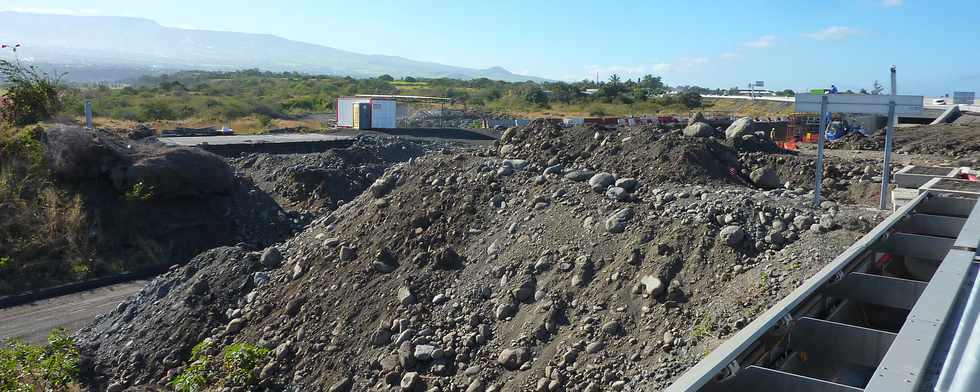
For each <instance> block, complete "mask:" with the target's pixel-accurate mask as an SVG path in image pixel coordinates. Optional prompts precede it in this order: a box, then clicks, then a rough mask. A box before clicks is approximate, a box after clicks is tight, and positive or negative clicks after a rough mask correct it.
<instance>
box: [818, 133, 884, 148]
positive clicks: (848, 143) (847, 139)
mask: <svg viewBox="0 0 980 392" xmlns="http://www.w3.org/2000/svg"><path fill="white" fill-rule="evenodd" d="M825 147H826V148H832V149H837V150H869V151H883V150H884V149H885V134H884V132H878V133H877V134H875V135H872V136H864V135H862V134H860V133H856V132H851V133H848V134H847V135H844V137H842V138H840V139H838V140H835V141H832V142H827V144H826V145H825Z"/></svg>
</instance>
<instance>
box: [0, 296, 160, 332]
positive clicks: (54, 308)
mask: <svg viewBox="0 0 980 392" xmlns="http://www.w3.org/2000/svg"><path fill="white" fill-rule="evenodd" d="M144 285H146V281H144V280H137V281H133V282H127V283H121V284H117V285H113V286H106V287H100V288H98V289H94V290H88V291H83V292H80V293H75V294H70V295H65V296H61V297H55V298H50V299H45V300H41V301H37V302H32V303H29V304H26V305H21V306H14V307H11V308H5V309H0V341H6V340H7V339H9V338H15V339H22V340H24V341H27V342H30V343H41V342H44V341H45V339H46V338H47V336H48V332H50V331H51V330H52V329H55V328H65V329H67V330H72V331H73V330H76V329H78V328H80V327H81V326H83V325H85V324H88V323H90V322H92V320H93V319H94V318H95V316H97V315H99V314H101V313H106V312H108V311H110V310H112V309H113V308H115V307H116V305H118V304H119V303H120V302H122V301H123V300H124V299H126V297H129V296H130V295H133V294H135V293H136V292H138V291H139V290H140V289H141V288H143V286H144Z"/></svg>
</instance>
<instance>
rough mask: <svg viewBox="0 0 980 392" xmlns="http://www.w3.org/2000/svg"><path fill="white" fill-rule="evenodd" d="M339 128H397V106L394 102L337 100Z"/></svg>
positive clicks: (356, 99) (373, 99) (361, 98)
mask: <svg viewBox="0 0 980 392" xmlns="http://www.w3.org/2000/svg"><path fill="white" fill-rule="evenodd" d="M336 109H337V127H339V128H356V129H391V128H395V127H396V123H397V121H396V120H395V118H396V111H397V105H396V103H395V101H394V100H390V99H378V98H365V97H340V98H337V106H336Z"/></svg>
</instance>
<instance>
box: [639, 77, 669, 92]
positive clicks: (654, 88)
mask: <svg viewBox="0 0 980 392" xmlns="http://www.w3.org/2000/svg"><path fill="white" fill-rule="evenodd" d="M640 87H643V88H645V89H648V90H649V91H650V92H651V93H653V94H661V93H663V92H664V91H667V86H666V85H665V84H664V82H663V80H661V79H660V77H659V76H653V75H649V74H647V75H643V78H641V79H640Z"/></svg>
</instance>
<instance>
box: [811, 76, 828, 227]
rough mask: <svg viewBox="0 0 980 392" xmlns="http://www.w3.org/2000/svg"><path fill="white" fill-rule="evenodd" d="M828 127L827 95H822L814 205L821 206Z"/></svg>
mask: <svg viewBox="0 0 980 392" xmlns="http://www.w3.org/2000/svg"><path fill="white" fill-rule="evenodd" d="M826 128H827V95H826V94H824V95H822V96H821V97H820V128H819V129H817V170H816V172H815V173H814V177H815V178H816V184H814V186H813V207H814V208H820V187H821V186H823V139H824V133H825V129H826Z"/></svg>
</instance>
